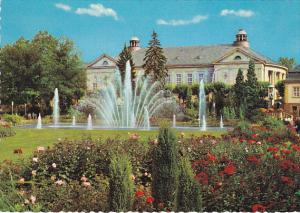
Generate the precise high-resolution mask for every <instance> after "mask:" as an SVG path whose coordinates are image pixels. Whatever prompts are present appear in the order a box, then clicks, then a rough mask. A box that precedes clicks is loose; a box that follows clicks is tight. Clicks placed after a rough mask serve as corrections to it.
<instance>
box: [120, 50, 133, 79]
mask: <svg viewBox="0 0 300 213" xmlns="http://www.w3.org/2000/svg"><path fill="white" fill-rule="evenodd" d="M127 61H129V63H130V66H131V81H132V83H134V80H135V79H136V73H135V64H134V63H133V58H132V54H131V51H130V49H129V48H128V47H127V46H126V44H125V45H124V48H123V50H122V52H121V53H120V54H119V59H118V61H117V66H118V68H119V70H120V73H121V79H122V82H124V79H125V71H126V63H127Z"/></svg>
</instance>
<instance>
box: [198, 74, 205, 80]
mask: <svg viewBox="0 0 300 213" xmlns="http://www.w3.org/2000/svg"><path fill="white" fill-rule="evenodd" d="M201 80H204V74H203V73H199V82H200V81H201Z"/></svg>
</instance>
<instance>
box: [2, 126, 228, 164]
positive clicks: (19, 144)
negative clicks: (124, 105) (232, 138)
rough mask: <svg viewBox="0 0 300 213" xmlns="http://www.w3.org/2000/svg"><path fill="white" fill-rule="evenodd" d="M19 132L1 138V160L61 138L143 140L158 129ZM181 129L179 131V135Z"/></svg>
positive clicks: (27, 155) (29, 153)
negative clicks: (132, 136) (135, 136)
mask: <svg viewBox="0 0 300 213" xmlns="http://www.w3.org/2000/svg"><path fill="white" fill-rule="evenodd" d="M16 132H17V134H16V135H15V136H12V137H7V138H4V139H0V162H2V161H3V160H13V161H15V160H18V159H20V158H27V157H29V156H30V155H31V154H32V152H33V151H34V150H35V149H36V148H37V147H38V146H44V147H48V146H50V147H51V146H52V145H53V144H54V143H56V142H57V141H58V140H59V139H65V138H67V139H69V140H79V139H83V138H87V137H90V138H92V139H99V138H100V139H107V138H123V139H126V138H128V132H130V133H137V134H138V135H140V136H141V140H148V139H149V138H155V137H156V136H157V133H158V131H157V130H153V131H140V130H136V131H128V130H74V129H41V130H38V129H16ZM180 132H181V131H177V134H178V135H179V134H180ZM184 132H185V136H191V135H195V136H200V135H203V134H206V135H208V134H209V135H214V136H220V135H221V134H224V133H225V132H209V131H207V132H200V131H184ZM18 148H21V149H22V150H23V154H21V155H18V154H14V153H13V151H14V150H15V149H18Z"/></svg>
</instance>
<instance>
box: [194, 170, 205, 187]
mask: <svg viewBox="0 0 300 213" xmlns="http://www.w3.org/2000/svg"><path fill="white" fill-rule="evenodd" d="M195 178H196V180H198V181H199V182H200V183H202V184H205V185H207V184H208V175H207V174H206V173H205V172H200V173H198V174H197V175H196V177H195Z"/></svg>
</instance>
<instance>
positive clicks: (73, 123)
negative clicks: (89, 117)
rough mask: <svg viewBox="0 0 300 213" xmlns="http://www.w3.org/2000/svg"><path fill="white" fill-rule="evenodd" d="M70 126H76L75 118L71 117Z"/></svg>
mask: <svg viewBox="0 0 300 213" xmlns="http://www.w3.org/2000/svg"><path fill="white" fill-rule="evenodd" d="M72 126H76V118H75V116H73V119H72Z"/></svg>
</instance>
